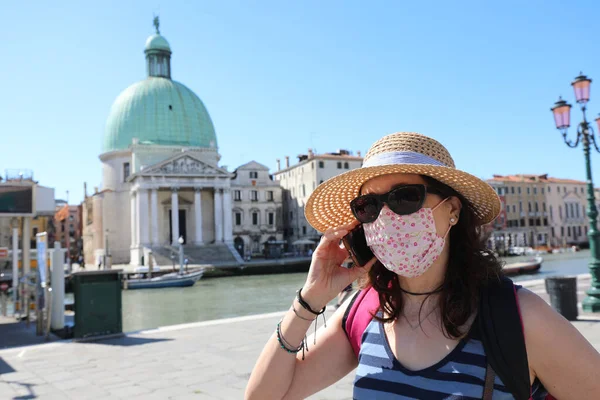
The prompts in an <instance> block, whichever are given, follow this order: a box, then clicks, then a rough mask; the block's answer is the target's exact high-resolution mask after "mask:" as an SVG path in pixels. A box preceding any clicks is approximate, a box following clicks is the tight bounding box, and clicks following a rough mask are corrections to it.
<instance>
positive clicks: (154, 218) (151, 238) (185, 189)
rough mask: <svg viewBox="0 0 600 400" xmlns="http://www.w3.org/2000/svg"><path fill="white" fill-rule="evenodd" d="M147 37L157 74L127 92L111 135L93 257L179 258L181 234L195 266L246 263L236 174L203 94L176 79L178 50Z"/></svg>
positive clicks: (86, 219) (92, 222) (90, 236)
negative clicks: (239, 245)
mask: <svg viewBox="0 0 600 400" xmlns="http://www.w3.org/2000/svg"><path fill="white" fill-rule="evenodd" d="M155 27H156V33H155V34H154V35H152V36H150V37H149V38H148V39H147V41H146V46H145V50H144V53H145V56H146V71H147V78H146V79H144V80H142V81H140V82H137V83H135V84H133V85H131V86H130V87H129V88H127V89H125V90H124V91H123V92H122V93H121V94H120V95H119V96H118V97H117V99H116V100H115V102H114V103H113V106H112V108H111V110H110V113H109V116H108V119H107V122H106V129H105V135H104V145H103V149H102V154H100V161H101V162H102V169H103V173H102V189H101V190H99V191H98V190H95V191H94V194H92V195H91V196H89V197H88V196H87V195H86V198H85V200H84V207H83V215H82V218H83V223H84V225H83V241H84V245H83V247H84V253H85V262H86V263H98V262H99V260H100V259H102V257H103V255H104V254H105V253H106V254H107V255H110V257H109V258H110V262H112V263H115V264H116V263H119V264H121V263H130V264H132V265H147V262H148V259H149V257H154V261H155V262H156V263H157V264H158V265H161V264H165V263H168V264H170V263H171V260H170V258H171V257H173V253H174V252H176V251H177V248H178V241H179V238H181V239H182V240H183V241H184V243H185V245H186V257H188V258H189V261H190V263H191V264H194V263H214V262H219V261H222V262H241V258H240V257H239V255H238V253H237V251H235V249H234V248H233V236H232V234H233V227H232V213H231V209H232V205H231V198H232V197H231V186H230V185H231V178H232V174H231V173H230V172H228V171H227V170H226V169H225V168H223V167H221V166H219V160H220V158H221V157H220V155H219V153H218V146H217V137H216V134H215V129H214V126H213V123H212V120H211V118H210V115H209V114H208V111H207V110H206V107H205V106H204V104H203V102H202V101H201V100H200V98H199V97H198V96H197V95H196V94H195V93H194V92H193V91H192V90H190V89H189V88H187V87H186V86H184V85H183V84H181V83H179V82H176V81H174V80H172V79H171V54H172V52H171V48H170V45H169V43H168V42H167V40H166V39H165V38H164V37H163V36H161V35H160V31H159V26H158V21H157V20H155Z"/></svg>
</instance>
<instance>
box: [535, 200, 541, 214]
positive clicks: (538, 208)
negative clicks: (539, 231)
mask: <svg viewBox="0 0 600 400" xmlns="http://www.w3.org/2000/svg"><path fill="white" fill-rule="evenodd" d="M538 211H540V205H539V203H538V202H537V201H536V202H535V212H538Z"/></svg>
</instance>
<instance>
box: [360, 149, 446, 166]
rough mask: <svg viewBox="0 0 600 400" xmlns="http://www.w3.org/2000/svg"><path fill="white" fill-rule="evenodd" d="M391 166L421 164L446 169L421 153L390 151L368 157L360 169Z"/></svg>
mask: <svg viewBox="0 0 600 400" xmlns="http://www.w3.org/2000/svg"><path fill="white" fill-rule="evenodd" d="M393 164H422V165H435V166H438V167H447V165H446V164H444V163H442V162H440V161H438V160H436V159H435V158H432V157H429V156H426V155H424V154H421V153H415V152H414V151H392V152H388V153H379V154H376V155H374V156H373V157H369V159H368V160H367V161H365V162H364V163H363V165H362V167H363V168H366V167H379V166H382V165H393Z"/></svg>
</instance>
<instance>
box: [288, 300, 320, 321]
mask: <svg viewBox="0 0 600 400" xmlns="http://www.w3.org/2000/svg"><path fill="white" fill-rule="evenodd" d="M292 310H294V314H296V317H298V318H300V319H301V320H303V321H309V322H313V321H314V320H315V319H317V318H318V316H317V318H314V319H310V318H304V317H303V316H302V315H300V314H298V311H297V310H296V307H294V302H292Z"/></svg>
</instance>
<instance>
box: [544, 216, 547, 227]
mask: <svg viewBox="0 0 600 400" xmlns="http://www.w3.org/2000/svg"><path fill="white" fill-rule="evenodd" d="M544 226H548V218H544Z"/></svg>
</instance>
